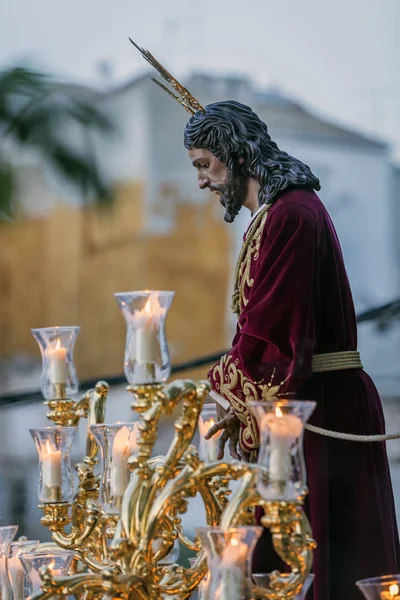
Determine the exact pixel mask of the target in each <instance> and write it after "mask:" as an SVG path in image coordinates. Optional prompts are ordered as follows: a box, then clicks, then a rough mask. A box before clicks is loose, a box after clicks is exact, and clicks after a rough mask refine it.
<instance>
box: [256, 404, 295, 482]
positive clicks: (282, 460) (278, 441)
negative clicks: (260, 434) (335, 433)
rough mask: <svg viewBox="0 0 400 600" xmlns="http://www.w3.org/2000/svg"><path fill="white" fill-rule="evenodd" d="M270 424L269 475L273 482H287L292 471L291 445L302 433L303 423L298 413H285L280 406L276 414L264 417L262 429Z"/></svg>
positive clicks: (268, 414)
mask: <svg viewBox="0 0 400 600" xmlns="http://www.w3.org/2000/svg"><path fill="white" fill-rule="evenodd" d="M266 425H268V429H269V435H270V463H269V477H270V480H271V482H279V483H286V482H287V481H288V480H289V478H290V472H291V453H290V447H291V445H292V444H293V443H294V441H295V440H296V438H298V437H299V435H301V432H302V430H303V423H302V421H301V419H299V417H296V415H290V414H283V412H282V410H281V409H280V408H279V406H277V407H276V409H275V414H273V413H267V414H266V415H265V416H264V417H263V421H262V423H261V429H263V428H264V427H265V426H266Z"/></svg>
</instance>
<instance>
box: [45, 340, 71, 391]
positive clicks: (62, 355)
mask: <svg viewBox="0 0 400 600" xmlns="http://www.w3.org/2000/svg"><path fill="white" fill-rule="evenodd" d="M46 357H47V359H48V361H49V366H50V372H49V375H50V380H51V383H52V384H53V385H57V384H60V383H67V381H68V366H67V349H66V348H64V346H61V342H60V339H59V338H58V339H57V342H56V345H55V347H54V348H51V347H50V348H47V350H46Z"/></svg>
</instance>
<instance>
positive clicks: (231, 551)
mask: <svg viewBox="0 0 400 600" xmlns="http://www.w3.org/2000/svg"><path fill="white" fill-rule="evenodd" d="M247 550H248V548H247V545H246V544H245V543H243V542H241V541H239V540H238V539H236V538H234V537H233V538H231V540H230V541H229V544H228V546H227V547H226V548H225V549H224V551H223V553H222V558H221V564H220V578H221V579H220V585H219V588H218V590H217V594H216V595H217V596H218V599H219V600H242V598H243V588H244V586H245V583H246V559H247Z"/></svg>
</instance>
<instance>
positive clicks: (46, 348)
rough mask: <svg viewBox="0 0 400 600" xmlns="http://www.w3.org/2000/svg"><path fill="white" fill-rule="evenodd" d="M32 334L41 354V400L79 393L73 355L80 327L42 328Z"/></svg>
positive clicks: (33, 330)
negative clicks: (42, 398)
mask: <svg viewBox="0 0 400 600" xmlns="http://www.w3.org/2000/svg"><path fill="white" fill-rule="evenodd" d="M31 331H32V335H33V337H34V338H35V340H36V341H37V342H38V344H39V348H40V351H41V353H42V379H41V390H42V394H43V396H44V398H45V399H46V400H53V399H56V398H57V399H58V398H70V397H71V396H73V395H74V394H76V393H77V392H78V378H77V375H76V371H75V367H74V360H73V352H74V345H75V340H76V338H77V336H78V333H79V331H80V327H44V328H42V329H32V330H31Z"/></svg>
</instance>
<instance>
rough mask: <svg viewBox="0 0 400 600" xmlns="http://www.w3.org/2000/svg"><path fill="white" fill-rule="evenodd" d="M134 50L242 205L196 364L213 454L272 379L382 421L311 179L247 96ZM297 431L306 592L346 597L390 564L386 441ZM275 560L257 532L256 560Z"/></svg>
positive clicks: (201, 174)
mask: <svg viewBox="0 0 400 600" xmlns="http://www.w3.org/2000/svg"><path fill="white" fill-rule="evenodd" d="M135 46H136V44H135ZM136 47H137V46H136ZM139 50H140V51H141V52H142V54H143V56H144V57H145V58H146V60H147V61H148V62H149V63H150V64H151V65H152V66H153V67H155V68H156V69H157V70H158V72H159V73H160V74H161V76H162V77H163V78H164V79H165V80H166V81H167V82H168V83H169V84H170V85H171V86H172V88H173V89H174V92H172V91H170V89H169V88H167V87H166V86H164V85H163V84H161V83H159V82H157V83H158V85H160V87H162V88H163V89H164V90H166V91H167V92H168V93H169V94H170V95H171V96H173V97H174V98H175V99H176V100H178V101H179V102H180V104H182V105H183V106H184V108H185V109H186V110H187V111H188V112H189V113H190V114H191V117H190V119H189V122H188V123H187V125H186V128H185V132H184V144H185V147H186V149H187V150H188V154H189V157H190V160H191V161H192V164H193V166H194V167H195V169H196V171H197V177H198V185H199V187H200V188H201V189H205V190H211V191H213V192H215V193H216V194H217V195H218V196H219V199H220V202H221V204H222V206H223V207H224V209H225V221H227V222H228V223H232V221H233V220H234V219H235V217H236V215H237V214H238V212H239V211H240V210H241V209H242V207H243V206H244V207H245V208H247V209H248V210H249V211H250V213H251V220H250V223H249V225H248V228H247V231H246V233H245V235H244V240H243V246H242V249H241V252H240V255H239V258H238V262H237V267H236V273H235V280H234V290H233V297H232V309H233V311H234V313H235V314H236V316H237V330H236V335H235V336H234V339H233V341H232V345H231V348H230V350H229V352H228V353H227V354H226V355H225V356H223V357H222V358H221V360H220V361H219V362H218V364H216V365H215V366H214V367H213V368H212V369H211V370H210V372H209V375H208V377H209V380H210V382H211V386H212V393H211V394H212V397H213V398H214V399H215V400H216V402H217V403H218V404H219V410H220V414H221V419H220V421H219V422H218V423H217V424H216V425H215V426H214V427H213V428H212V430H210V432H209V434H208V435H212V434H213V433H215V432H216V431H217V430H220V429H223V430H224V431H223V434H222V436H221V438H220V440H221V442H220V443H221V446H220V453H221V455H222V452H223V446H224V444H225V443H226V441H227V440H228V439H229V440H230V451H231V454H232V455H233V456H234V457H235V458H238V456H239V454H240V455H241V456H242V458H243V459H244V460H253V459H254V457H255V456H256V455H257V449H258V445H259V438H258V430H257V425H256V422H255V420H254V417H253V415H252V412H251V410H250V409H249V403H250V402H251V401H254V400H262V394H263V390H264V389H265V387H266V386H265V384H267V383H268V382H270V381H271V377H273V378H274V382H276V383H277V384H279V385H280V392H281V393H284V394H287V395H288V396H289V397H290V395H292V397H293V398H294V397H296V398H298V399H304V400H313V401H315V402H316V403H317V406H316V409H315V412H314V414H313V416H312V418H311V423H312V424H314V425H317V426H319V427H323V428H327V429H330V430H334V431H341V432H349V433H354V434H376V433H384V430H385V425H384V418H383V412H382V405H381V400H380V398H379V395H378V392H377V390H376V388H375V386H374V383H373V382H372V380H371V378H370V377H369V376H368V374H367V373H366V372H365V371H364V370H363V367H362V363H361V358H360V354H359V352H358V351H357V328H356V318H355V311H354V305H353V299H352V294H351V290H350V285H349V281H348V278H347V274H346V270H345V266H344V261H343V256H342V252H341V248H340V245H339V241H338V237H337V234H336V232H335V228H334V225H333V223H332V221H331V219H330V217H329V214H328V212H327V210H326V208H325V206H324V204H323V203H322V201H321V200H320V198H319V197H318V195H317V193H316V192H317V191H319V190H320V188H321V186H320V182H319V180H318V178H317V177H316V176H315V175H314V174H313V173H312V171H311V169H310V168H309V167H308V166H307V165H305V164H304V163H303V162H301V161H300V160H298V159H296V158H294V157H292V156H290V155H289V154H287V153H286V152H284V151H283V150H281V149H280V148H279V147H278V145H277V144H276V143H275V142H274V141H273V140H272V139H271V137H270V135H269V133H268V128H267V125H266V124H265V123H264V122H263V121H262V120H261V119H260V118H259V117H258V116H257V115H256V114H255V113H254V112H253V111H252V110H251V108H249V107H247V106H244V105H243V104H241V103H239V102H235V101H232V100H231V101H224V102H216V103H213V104H209V105H208V106H205V107H203V106H201V104H200V103H199V102H198V101H197V100H196V99H195V98H193V96H192V95H191V94H190V92H189V91H188V90H187V89H186V88H184V87H183V86H182V85H181V84H179V82H177V80H176V79H175V78H173V77H172V75H171V74H170V73H169V72H168V71H166V70H165V69H164V67H163V66H162V65H161V64H160V63H159V62H158V61H157V60H156V59H155V58H154V57H153V56H152V55H151V54H150V53H149V52H147V51H145V50H143V49H141V48H139ZM355 225H356V224H355ZM304 443H305V456H306V463H307V472H308V486H309V501H308V507H307V510H308V514H309V518H310V520H311V526H312V530H313V536H314V538H315V540H316V542H317V549H316V551H315V558H314V563H313V572H314V573H315V581H314V588H313V598H314V600H339V599H341V598H346V600H353V599H354V600H356V599H357V598H359V597H360V595H359V592H358V590H357V588H356V586H355V582H356V581H357V580H359V579H362V578H365V577H369V576H378V575H384V574H387V573H397V572H399V569H400V552H399V540H398V532H397V524H396V515H395V508H394V500H393V492H392V485H391V480H390V473H389V467H388V461H387V456H386V449H385V444H384V443H354V442H350V441H343V440H336V439H330V438H328V437H324V436H321V435H317V434H316V433H312V432H306V433H305V439H304ZM259 517H260V515H258V518H259ZM280 566H281V565H279V563H277V557H276V555H275V554H274V552H273V550H272V545H271V543H270V538H269V534H268V532H267V531H266V532H265V535H263V536H262V538H261V541H260V542H259V544H258V547H257V549H256V552H255V559H254V571H255V572H262V573H267V572H270V571H273V569H274V568H279V567H280Z"/></svg>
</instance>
